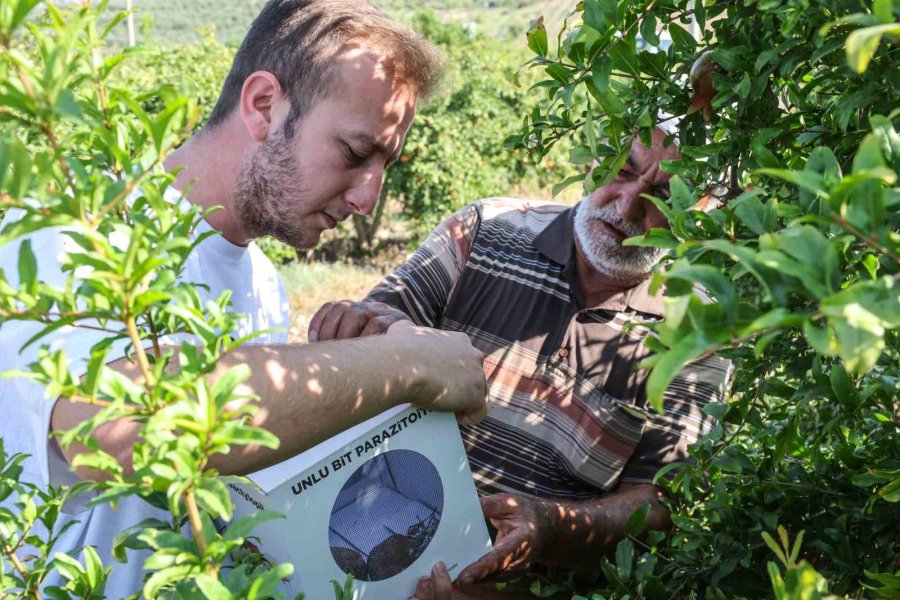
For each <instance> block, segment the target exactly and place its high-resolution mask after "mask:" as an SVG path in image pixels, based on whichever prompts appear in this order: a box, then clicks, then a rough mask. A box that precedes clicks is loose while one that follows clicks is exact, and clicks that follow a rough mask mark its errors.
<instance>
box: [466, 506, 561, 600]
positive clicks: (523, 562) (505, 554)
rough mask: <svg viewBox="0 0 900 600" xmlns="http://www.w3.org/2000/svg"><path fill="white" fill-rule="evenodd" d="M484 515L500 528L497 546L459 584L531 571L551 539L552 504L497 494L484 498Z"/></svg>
mask: <svg viewBox="0 0 900 600" xmlns="http://www.w3.org/2000/svg"><path fill="white" fill-rule="evenodd" d="M481 510H482V512H483V513H484V517H485V518H486V519H489V520H490V522H491V524H492V525H493V526H494V527H496V528H497V539H496V540H495V541H494V549H493V550H492V551H491V552H488V553H487V554H485V555H484V556H482V557H481V558H479V559H478V560H477V561H475V562H474V563H472V564H471V565H469V566H468V567H466V568H465V569H463V570H462V572H461V573H460V574H459V577H458V578H457V583H459V584H463V585H466V584H470V583H475V582H477V581H482V580H484V579H492V578H497V577H505V576H511V575H517V574H520V573H524V572H526V571H528V570H529V569H530V568H531V566H532V565H533V564H534V563H535V562H536V561H537V559H538V557H539V556H540V555H541V552H542V551H543V550H544V549H545V548H546V546H547V545H548V543H549V541H550V534H551V530H552V525H551V520H550V519H551V515H549V514H548V511H549V510H551V509H548V506H547V505H546V504H545V503H543V502H542V501H540V500H538V499H535V498H529V497H526V496H514V495H512V494H494V495H492V496H484V497H482V498H481Z"/></svg>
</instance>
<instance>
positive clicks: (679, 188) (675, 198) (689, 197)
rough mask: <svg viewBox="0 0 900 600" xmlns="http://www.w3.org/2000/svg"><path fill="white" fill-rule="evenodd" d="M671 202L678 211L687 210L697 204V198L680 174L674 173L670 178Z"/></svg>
mask: <svg viewBox="0 0 900 600" xmlns="http://www.w3.org/2000/svg"><path fill="white" fill-rule="evenodd" d="M669 202H670V203H671V204H672V208H674V209H675V210H676V211H678V212H683V211H686V210H688V209H689V208H691V207H693V206H694V205H695V204H697V198H696V197H695V196H694V194H693V192H691V190H690V188H688V186H687V185H686V184H685V183H684V180H683V179H682V178H681V177H679V176H678V175H673V176H672V178H671V179H670V180H669Z"/></svg>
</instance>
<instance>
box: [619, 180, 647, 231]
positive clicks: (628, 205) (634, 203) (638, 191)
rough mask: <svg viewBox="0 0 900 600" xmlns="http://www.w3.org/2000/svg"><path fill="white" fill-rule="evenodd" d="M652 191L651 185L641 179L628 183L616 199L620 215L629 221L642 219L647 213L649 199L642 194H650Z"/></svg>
mask: <svg viewBox="0 0 900 600" xmlns="http://www.w3.org/2000/svg"><path fill="white" fill-rule="evenodd" d="M651 191H652V190H651V187H650V185H649V184H647V183H646V182H644V181H641V180H637V181H633V182H631V183H629V184H628V185H626V186H625V187H624V189H622V191H621V193H620V194H619V198H618V200H617V201H616V211H617V212H618V213H619V216H620V217H622V218H623V219H625V220H627V221H632V222H638V221H642V220H643V219H644V217H645V216H646V215H647V203H648V202H649V200H647V199H646V198H642V197H641V195H642V194H649V193H650V192H651Z"/></svg>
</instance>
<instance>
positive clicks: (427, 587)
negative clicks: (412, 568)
mask: <svg viewBox="0 0 900 600" xmlns="http://www.w3.org/2000/svg"><path fill="white" fill-rule="evenodd" d="M456 598H458V596H456V595H455V594H454V593H453V584H452V583H451V582H450V573H449V572H447V567H446V566H445V565H444V563H442V562H437V563H435V564H434V566H433V567H431V576H430V577H420V578H419V581H418V582H417V583H416V593H415V595H414V596H413V597H412V598H410V599H409V600H456Z"/></svg>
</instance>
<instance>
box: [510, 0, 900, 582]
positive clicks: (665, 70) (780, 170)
mask: <svg viewBox="0 0 900 600" xmlns="http://www.w3.org/2000/svg"><path fill="white" fill-rule="evenodd" d="M898 10H900V7H898V5H897V4H896V3H891V2H890V1H884V0H876V1H875V2H874V3H872V4H871V5H869V4H865V5H862V4H858V3H855V2H842V1H832V0H817V1H807V0H772V1H769V2H763V3H757V2H686V1H682V0H648V1H645V2H638V3H631V2H620V3H618V4H617V3H616V2H612V1H610V0H585V2H583V3H582V4H580V5H579V8H577V9H576V11H575V13H574V14H573V15H572V16H571V18H570V19H569V21H568V27H567V28H564V31H563V32H562V33H561V35H560V38H559V39H560V44H559V45H558V46H556V45H553V47H552V48H551V47H550V44H549V42H548V40H547V35H546V30H545V28H544V25H543V23H541V22H535V23H533V25H532V28H531V30H530V31H529V34H528V43H529V47H530V48H531V49H532V51H533V52H534V53H535V55H536V56H535V57H534V58H532V59H531V60H530V61H529V64H530V67H532V68H534V69H536V70H537V71H539V72H540V73H541V74H542V76H543V77H544V81H542V82H541V83H540V84H539V88H540V91H541V93H546V96H545V98H544V99H543V100H542V101H541V104H540V105H539V107H538V109H537V110H535V112H534V113H533V114H531V115H529V117H528V119H527V122H526V124H525V126H524V128H523V129H522V130H521V131H520V132H519V133H518V134H516V135H515V136H513V137H511V139H510V144H511V145H513V146H516V147H522V148H526V149H528V150H529V151H531V152H532V153H534V154H536V155H538V156H540V155H543V154H544V153H546V152H547V151H549V149H550V148H552V147H553V145H554V143H555V141H556V140H557V139H569V140H571V142H572V144H573V148H572V158H573V160H575V161H576V162H578V163H587V162H590V161H591V160H594V159H596V160H597V161H598V163H599V167H598V168H597V169H595V170H594V171H593V173H592V174H591V175H589V176H588V177H587V179H586V181H585V187H586V188H587V189H588V190H591V189H594V188H596V187H597V186H598V185H600V184H602V183H604V182H605V181H607V180H608V178H609V177H611V175H612V174H614V173H615V172H616V171H617V170H618V167H619V165H621V164H622V162H623V161H624V159H625V157H626V156H627V153H628V151H629V148H630V146H631V144H632V142H633V141H634V140H635V138H636V137H637V136H646V135H648V134H649V131H650V127H651V126H652V125H653V124H654V123H655V122H657V121H658V120H661V119H664V118H666V117H663V116H662V115H664V114H669V115H675V119H677V121H678V122H679V125H680V132H679V134H678V136H677V138H678V141H679V143H680V145H681V152H682V155H683V157H682V158H681V159H680V160H676V161H670V162H667V163H666V164H665V165H664V168H665V169H666V170H668V171H669V172H671V173H673V174H675V176H674V177H673V179H672V182H671V187H672V195H671V199H670V200H669V201H668V202H666V203H663V202H662V201H659V200H657V201H656V203H657V205H658V206H659V207H660V209H661V210H663V211H664V212H665V213H666V214H667V215H668V216H669V220H670V222H671V224H672V229H671V231H669V230H653V231H651V232H650V233H649V234H648V235H647V236H645V237H644V238H642V239H640V240H634V243H637V244H647V245H654V246H659V247H664V248H669V249H670V256H671V258H672V259H673V262H672V264H671V266H670V267H669V268H668V269H667V270H666V272H664V273H660V274H657V275H656V276H655V277H656V280H655V283H656V285H660V284H665V285H666V295H667V296H668V299H667V310H666V318H665V320H664V321H663V322H662V323H661V324H659V325H658V326H657V327H656V331H657V334H658V336H659V338H658V342H657V345H658V353H657V354H656V355H655V356H654V357H653V358H652V359H650V360H649V361H648V363H647V364H646V365H645V366H646V367H649V368H652V372H651V375H650V378H649V381H648V395H649V397H650V401H651V403H652V404H653V405H654V406H657V407H658V406H660V403H661V401H662V398H663V394H664V393H666V387H667V384H668V382H669V381H670V380H671V378H672V376H673V375H674V374H675V373H676V372H677V371H678V369H679V368H680V367H681V366H682V365H683V364H684V363H685V362H687V361H689V360H691V359H693V358H696V357H699V356H701V355H703V354H705V353H709V352H719V353H721V354H722V355H724V356H727V357H729V358H731V359H732V360H734V361H735V365H736V369H737V371H736V372H737V376H736V380H735V382H734V386H733V388H732V396H731V400H730V402H729V403H728V404H727V405H710V406H707V407H706V408H705V410H706V412H708V413H709V414H711V415H714V416H716V417H718V419H719V425H718V426H717V427H716V428H715V429H714V430H713V432H712V433H711V434H710V435H708V436H707V437H705V438H704V439H703V440H702V441H701V442H700V443H698V444H697V445H695V446H694V448H693V450H692V453H693V455H694V458H695V459H696V461H697V462H696V464H695V465H677V466H675V467H674V468H673V470H671V471H669V473H668V476H663V474H662V473H661V474H660V476H659V482H660V485H664V486H665V487H666V488H667V489H668V490H669V492H670V500H669V502H670V504H671V506H672V509H673V520H674V523H675V529H674V531H673V532H672V534H671V536H669V537H668V538H667V539H663V536H662V535H661V534H660V535H657V534H651V535H650V536H649V537H648V538H647V539H637V538H633V539H627V540H625V541H623V542H622V543H621V544H620V545H619V548H618V551H617V552H616V556H615V559H614V560H613V561H612V562H609V561H604V565H603V568H604V572H605V573H606V576H607V582H606V584H605V585H604V586H603V587H602V589H598V590H595V591H593V592H592V593H594V594H596V595H594V596H591V595H590V594H588V596H589V597H594V598H597V597H603V598H643V597H646V598H668V597H673V596H674V597H687V598H760V597H773V596H774V597H775V598H822V597H825V596H826V595H827V591H826V590H828V589H830V590H831V592H832V593H836V594H840V595H846V596H847V597H854V598H855V597H863V596H872V597H883V598H896V597H898V594H900V577H898V575H900V573H897V572H896V571H897V569H898V565H900V563H898V540H900V518H898V516H900V508H898V502H900V413H898V410H900V405H898V403H897V398H898V392H900V343H898V336H897V327H898V325H900V235H898V230H900V211H898V208H900V188H898V187H897V173H898V171H900V136H898V133H897V122H898V115H900V112H898V110H897V107H898V106H900V85H898V84H900V70H898V69H897V51H898V50H897V47H896V41H897V40H898V36H900V24H898V23H896V22H895V21H896V19H897V13H898ZM689 16H692V17H693V19H695V20H696V21H697V23H698V24H699V29H700V31H701V32H702V34H701V37H700V39H699V40H695V39H694V38H693V37H692V36H691V35H690V34H688V33H687V29H686V28H687V27H688V17H689ZM661 31H665V32H667V33H668V34H669V35H670V36H671V39H672V40H673V43H672V45H671V46H670V47H668V49H667V50H661V51H658V52H656V51H655V47H656V46H658V45H659V44H660V39H659V38H660V32H661ZM638 33H640V34H641V35H642V36H643V38H644V39H645V40H646V41H647V42H649V44H650V46H651V47H650V48H649V49H648V50H642V51H639V50H638V48H639V45H638V41H639V40H638V38H637V35H638ZM707 50H709V51H710V52H711V57H712V59H713V63H714V65H715V74H714V76H713V85H714V90H715V97H714V98H713V99H712V100H711V104H710V106H709V109H710V113H711V114H710V115H709V116H710V120H709V122H707V121H705V120H704V116H703V111H702V110H701V111H700V112H696V113H693V114H691V115H688V116H684V115H685V114H686V112H687V108H688V106H689V104H690V101H691V89H690V86H689V85H688V82H687V80H688V77H687V75H688V72H689V71H690V68H691V66H692V65H693V64H694V63H695V61H696V60H697V59H698V58H699V57H700V56H701V55H702V53H704V52H705V51H707ZM635 132H636V133H635ZM643 139H646V138H645V137H643ZM703 195H707V196H712V197H715V198H717V199H718V200H721V201H722V202H724V205H723V206H722V207H721V208H718V209H715V210H712V211H710V212H701V211H699V210H696V209H694V208H692V207H693V206H694V204H695V202H696V200H697V198H698V197H700V196H703ZM695 283H700V284H702V285H703V286H704V287H705V288H706V289H707V290H708V291H709V292H710V293H711V294H712V295H713V296H714V298H715V300H716V301H715V302H714V303H713V304H704V303H703V302H701V301H700V299H699V298H698V297H696V296H695V295H694V294H693V292H692V286H693V284H695ZM776 531H778V537H779V538H780V540H779V542H778V543H776V542H775V541H774V539H773V538H774V536H775V532H776ZM791 537H794V538H796V539H795V540H794V541H791V540H790V539H789V538H791ZM801 538H802V539H801ZM773 556H774V557H775V558H777V559H778V561H777V562H774V561H773V560H772V559H773Z"/></svg>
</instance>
